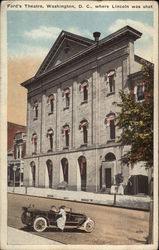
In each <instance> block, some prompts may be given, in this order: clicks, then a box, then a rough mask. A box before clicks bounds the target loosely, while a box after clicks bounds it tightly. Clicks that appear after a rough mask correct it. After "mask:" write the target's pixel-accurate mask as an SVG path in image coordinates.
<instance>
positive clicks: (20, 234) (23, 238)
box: [7, 227, 62, 245]
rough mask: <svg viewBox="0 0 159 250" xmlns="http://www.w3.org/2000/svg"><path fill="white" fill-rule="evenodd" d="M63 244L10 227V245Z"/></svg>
mask: <svg viewBox="0 0 159 250" xmlns="http://www.w3.org/2000/svg"><path fill="white" fill-rule="evenodd" d="M37 243H38V245H61V244H62V243H59V242H57V241H53V240H48V239H46V238H44V237H40V236H38V235H33V234H31V233H29V232H25V231H22V230H19V229H15V228H12V227H8V242H7V244H8V245H37Z"/></svg>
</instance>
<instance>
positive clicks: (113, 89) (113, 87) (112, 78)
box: [109, 75, 115, 93]
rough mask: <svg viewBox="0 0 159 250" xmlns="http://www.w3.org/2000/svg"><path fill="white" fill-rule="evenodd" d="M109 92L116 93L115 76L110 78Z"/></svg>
mask: <svg viewBox="0 0 159 250" xmlns="http://www.w3.org/2000/svg"><path fill="white" fill-rule="evenodd" d="M109 88H110V89H109V91H110V93H114V92H115V80H114V75H112V76H110V77H109Z"/></svg>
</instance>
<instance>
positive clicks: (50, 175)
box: [46, 160, 53, 188]
mask: <svg viewBox="0 0 159 250" xmlns="http://www.w3.org/2000/svg"><path fill="white" fill-rule="evenodd" d="M46 165H47V171H48V177H49V188H52V179H53V178H52V176H53V164H52V161H51V160H47V162H46Z"/></svg>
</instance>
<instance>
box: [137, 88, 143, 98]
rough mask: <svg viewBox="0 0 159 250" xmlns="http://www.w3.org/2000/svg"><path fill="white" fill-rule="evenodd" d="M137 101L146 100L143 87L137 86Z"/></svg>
mask: <svg viewBox="0 0 159 250" xmlns="http://www.w3.org/2000/svg"><path fill="white" fill-rule="evenodd" d="M137 100H138V101H142V100H144V90H143V86H142V85H139V86H137Z"/></svg>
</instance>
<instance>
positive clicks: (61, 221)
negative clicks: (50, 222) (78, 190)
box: [56, 206, 66, 232]
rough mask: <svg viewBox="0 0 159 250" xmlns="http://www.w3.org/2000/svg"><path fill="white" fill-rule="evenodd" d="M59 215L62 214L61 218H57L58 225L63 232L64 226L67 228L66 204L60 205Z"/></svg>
mask: <svg viewBox="0 0 159 250" xmlns="http://www.w3.org/2000/svg"><path fill="white" fill-rule="evenodd" d="M58 214H59V215H61V217H60V218H58V219H57V221H56V222H57V227H58V228H59V229H61V231H62V232H63V230H64V228H65V223H66V212H65V206H61V207H59V213H58Z"/></svg>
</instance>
